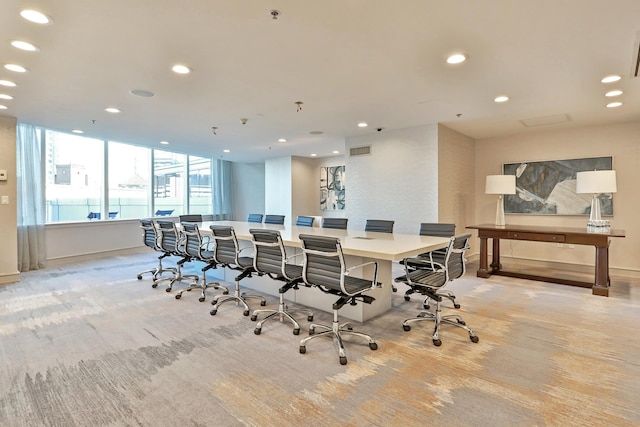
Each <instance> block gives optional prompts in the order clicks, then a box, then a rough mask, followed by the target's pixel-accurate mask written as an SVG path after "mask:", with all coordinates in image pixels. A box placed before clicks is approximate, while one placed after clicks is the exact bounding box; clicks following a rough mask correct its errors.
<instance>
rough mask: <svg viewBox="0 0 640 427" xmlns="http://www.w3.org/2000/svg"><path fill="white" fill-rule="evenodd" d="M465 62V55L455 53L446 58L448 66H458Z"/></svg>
mask: <svg viewBox="0 0 640 427" xmlns="http://www.w3.org/2000/svg"><path fill="white" fill-rule="evenodd" d="M466 60H467V55H465V54H462V53H455V54H453V55H451V56H449V57H448V58H447V63H448V64H460V63H461V62H464V61H466Z"/></svg>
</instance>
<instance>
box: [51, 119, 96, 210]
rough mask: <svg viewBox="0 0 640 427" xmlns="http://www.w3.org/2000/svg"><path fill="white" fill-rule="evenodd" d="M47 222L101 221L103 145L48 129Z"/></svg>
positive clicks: (89, 139)
mask: <svg viewBox="0 0 640 427" xmlns="http://www.w3.org/2000/svg"><path fill="white" fill-rule="evenodd" d="M45 144H46V145H45V147H46V156H47V158H46V180H45V182H46V199H47V222H60V221H79V220H87V219H100V213H101V210H102V204H103V200H102V195H103V188H104V187H103V179H104V143H103V141H101V140H98V139H91V138H85V137H82V136H77V135H71V134H66V133H61V132H55V131H51V130H47V131H46V133H45Z"/></svg>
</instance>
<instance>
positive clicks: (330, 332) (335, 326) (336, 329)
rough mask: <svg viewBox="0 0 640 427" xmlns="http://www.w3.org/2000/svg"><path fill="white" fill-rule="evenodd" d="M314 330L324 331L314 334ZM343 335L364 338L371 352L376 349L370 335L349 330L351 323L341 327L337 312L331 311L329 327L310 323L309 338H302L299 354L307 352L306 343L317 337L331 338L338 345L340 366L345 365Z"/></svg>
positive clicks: (376, 346)
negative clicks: (331, 319)
mask: <svg viewBox="0 0 640 427" xmlns="http://www.w3.org/2000/svg"><path fill="white" fill-rule="evenodd" d="M316 328H322V329H326V330H325V331H322V332H319V333H317V334H316V333H315V330H316ZM343 334H350V335H355V336H357V337H361V338H364V339H366V340H368V341H369V348H370V349H371V350H377V349H378V344H377V343H376V340H375V339H373V338H372V337H371V336H370V335H367V334H364V333H362V332H356V331H354V330H353V329H352V328H351V323H348V322H347V323H343V324H342V325H341V324H340V322H338V310H333V323H332V324H331V326H327V325H320V324H317V323H312V324H311V325H310V326H309V336H308V337H306V338H303V339H302V340H301V341H300V353H301V354H304V353H306V352H307V341H310V340H312V339H314V338H318V337H322V336H329V337H333V338H334V339H335V340H336V343H337V344H338V356H339V358H340V364H341V365H346V364H347V354H346V351H345V349H344V344H343V342H342V335H343Z"/></svg>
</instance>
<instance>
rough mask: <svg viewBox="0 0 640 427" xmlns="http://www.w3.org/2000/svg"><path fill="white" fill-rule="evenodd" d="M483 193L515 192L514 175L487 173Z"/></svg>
mask: <svg viewBox="0 0 640 427" xmlns="http://www.w3.org/2000/svg"><path fill="white" fill-rule="evenodd" d="M484 192H485V194H516V176H515V175H487V181H486V184H485V187H484Z"/></svg>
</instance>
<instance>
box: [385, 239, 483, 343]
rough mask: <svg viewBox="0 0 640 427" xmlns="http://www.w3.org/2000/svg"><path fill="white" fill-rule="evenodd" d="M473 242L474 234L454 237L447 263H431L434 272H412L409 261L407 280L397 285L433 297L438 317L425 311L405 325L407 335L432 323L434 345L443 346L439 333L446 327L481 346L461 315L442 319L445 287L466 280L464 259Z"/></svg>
mask: <svg viewBox="0 0 640 427" xmlns="http://www.w3.org/2000/svg"><path fill="white" fill-rule="evenodd" d="M469 239H471V234H463V235H460V236H454V237H452V238H451V240H450V241H449V246H448V247H447V250H446V253H445V258H444V262H443V263H439V262H436V261H432V262H431V268H430V269H423V268H421V269H417V270H411V268H410V267H409V266H408V265H409V264H408V263H407V262H406V261H405V274H404V276H401V277H398V278H396V279H395V281H396V282H402V283H404V284H406V285H407V286H409V287H411V288H412V289H413V290H414V292H418V293H420V294H422V295H425V296H427V297H429V298H430V299H431V300H433V301H435V302H436V309H435V313H432V312H430V311H427V310H422V311H421V312H420V313H419V314H418V316H417V317H414V318H410V319H407V320H405V321H404V322H403V323H402V328H403V329H404V330H405V331H410V330H411V326H410V325H409V323H411V322H416V321H422V320H431V321H433V322H434V329H433V336H432V340H433V344H434V345H435V346H440V345H441V344H442V341H441V340H440V336H439V332H440V326H441V325H442V324H443V323H444V324H449V325H454V326H457V327H459V328H462V329H464V330H465V331H467V332H468V333H469V339H470V340H471V341H472V342H474V343H477V342H478V340H479V339H478V336H477V335H476V334H475V332H473V330H471V329H470V328H469V327H468V326H467V325H466V323H465V322H464V320H462V318H461V317H460V316H458V315H447V316H442V314H441V307H440V303H441V302H442V295H441V293H439V291H440V290H441V288H442V287H444V286H445V285H447V284H448V283H449V282H451V281H452V280H455V279H457V278H459V277H462V276H463V275H464V273H465V268H466V259H465V257H464V253H465V251H466V250H467V249H468V248H469Z"/></svg>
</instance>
